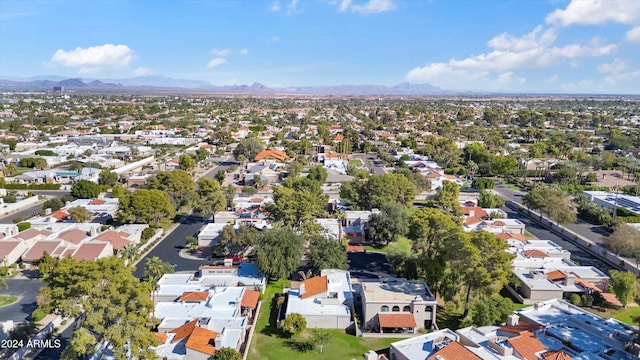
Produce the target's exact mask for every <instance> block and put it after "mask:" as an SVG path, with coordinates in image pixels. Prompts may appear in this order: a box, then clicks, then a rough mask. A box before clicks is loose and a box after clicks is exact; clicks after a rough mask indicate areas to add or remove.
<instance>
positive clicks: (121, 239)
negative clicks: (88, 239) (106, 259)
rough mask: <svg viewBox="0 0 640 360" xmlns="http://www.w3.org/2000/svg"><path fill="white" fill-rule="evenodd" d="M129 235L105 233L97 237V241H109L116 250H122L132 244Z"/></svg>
mask: <svg viewBox="0 0 640 360" xmlns="http://www.w3.org/2000/svg"><path fill="white" fill-rule="evenodd" d="M127 235H128V234H127V233H126V232H124V231H113V230H109V231H105V232H103V233H102V234H100V235H98V236H96V237H95V239H96V240H101V241H108V242H110V243H111V245H112V246H113V248H114V249H116V250H120V249H122V248H123V247H125V246H127V245H129V244H131V240H129V239H127Z"/></svg>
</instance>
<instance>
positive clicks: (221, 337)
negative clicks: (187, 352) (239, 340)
mask: <svg viewBox="0 0 640 360" xmlns="http://www.w3.org/2000/svg"><path fill="white" fill-rule="evenodd" d="M222 340H224V334H223V333H219V334H218V335H216V338H215V339H213V347H215V348H216V349H218V350H220V349H222Z"/></svg>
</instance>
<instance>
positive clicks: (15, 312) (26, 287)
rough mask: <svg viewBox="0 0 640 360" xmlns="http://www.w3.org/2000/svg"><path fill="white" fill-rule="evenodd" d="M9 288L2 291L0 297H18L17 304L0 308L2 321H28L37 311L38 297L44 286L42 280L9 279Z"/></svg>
mask: <svg viewBox="0 0 640 360" xmlns="http://www.w3.org/2000/svg"><path fill="white" fill-rule="evenodd" d="M7 285H9V288H7V289H2V290H0V295H18V296H19V299H18V302H17V303H14V304H12V305H8V306H2V307H0V321H6V320H13V321H15V322H23V321H26V320H27V319H28V318H29V317H30V316H31V313H32V312H33V310H35V309H36V307H37V304H36V296H37V295H38V293H39V292H40V288H41V287H42V286H43V283H42V281H40V279H7Z"/></svg>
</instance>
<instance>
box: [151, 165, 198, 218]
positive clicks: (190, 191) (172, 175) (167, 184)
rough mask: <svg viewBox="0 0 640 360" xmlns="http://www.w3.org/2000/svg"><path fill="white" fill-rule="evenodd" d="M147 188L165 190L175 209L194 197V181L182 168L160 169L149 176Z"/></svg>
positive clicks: (188, 202) (187, 203)
mask: <svg viewBox="0 0 640 360" xmlns="http://www.w3.org/2000/svg"><path fill="white" fill-rule="evenodd" d="M148 187H149V189H151V190H161V191H164V192H166V193H167V194H168V195H169V196H170V197H171V198H172V199H173V201H174V203H175V206H176V209H178V208H179V207H180V206H183V205H189V204H190V203H191V202H192V201H193V200H194V199H195V198H196V191H195V183H194V182H193V179H192V178H191V176H190V175H189V174H188V173H187V172H186V171H184V170H180V169H176V170H172V171H162V172H159V173H157V174H156V176H152V177H151V178H149V185H148Z"/></svg>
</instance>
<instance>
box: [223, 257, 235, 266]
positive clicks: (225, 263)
mask: <svg viewBox="0 0 640 360" xmlns="http://www.w3.org/2000/svg"><path fill="white" fill-rule="evenodd" d="M224 266H233V259H229V258H227V259H224Z"/></svg>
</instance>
